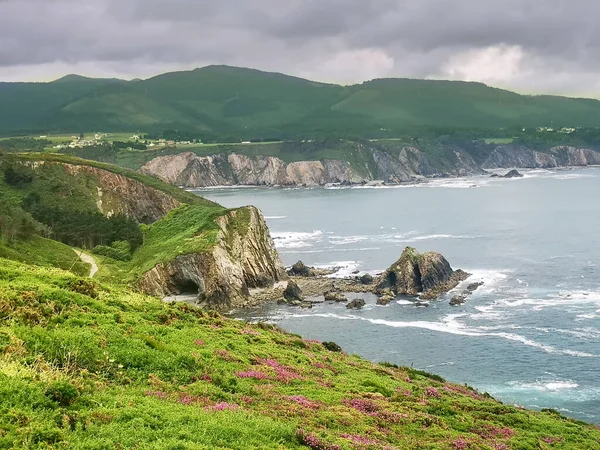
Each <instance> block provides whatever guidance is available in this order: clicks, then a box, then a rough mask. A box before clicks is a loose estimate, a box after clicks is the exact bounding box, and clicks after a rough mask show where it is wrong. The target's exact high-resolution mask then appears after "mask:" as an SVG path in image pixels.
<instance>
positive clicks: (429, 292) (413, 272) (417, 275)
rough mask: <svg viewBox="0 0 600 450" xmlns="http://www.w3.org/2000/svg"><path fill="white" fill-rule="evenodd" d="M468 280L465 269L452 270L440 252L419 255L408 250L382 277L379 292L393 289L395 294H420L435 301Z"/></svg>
mask: <svg viewBox="0 0 600 450" xmlns="http://www.w3.org/2000/svg"><path fill="white" fill-rule="evenodd" d="M468 277H469V274H467V273H466V272H463V271H462V270H457V271H454V270H452V268H451V267H450V264H449V263H448V261H447V260H446V258H444V257H443V256H442V255H440V254H439V253H434V252H429V253H424V254H420V253H419V252H417V250H415V249H414V248H411V247H407V248H406V249H405V250H404V252H403V253H402V256H401V257H400V259H399V260H398V261H396V263H394V264H393V265H392V266H391V267H390V268H389V269H388V270H387V271H386V272H385V273H383V275H381V277H380V278H379V280H378V282H377V289H378V290H380V291H384V290H386V289H390V290H391V291H392V292H393V293H394V294H395V295H409V296H416V295H419V294H420V298H421V299H436V298H438V297H440V296H441V295H443V294H445V293H447V292H448V291H450V290H452V289H454V288H455V287H456V286H457V285H458V283H460V282H461V281H464V280H466V279H467V278H468Z"/></svg>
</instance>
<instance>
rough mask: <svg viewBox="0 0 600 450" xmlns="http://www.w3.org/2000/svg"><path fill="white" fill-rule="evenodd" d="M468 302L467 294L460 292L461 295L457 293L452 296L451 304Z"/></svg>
mask: <svg viewBox="0 0 600 450" xmlns="http://www.w3.org/2000/svg"><path fill="white" fill-rule="evenodd" d="M466 302H467V295H465V294H460V295H455V296H454V297H452V300H450V305H452V306H459V305H463V304H465V303H466Z"/></svg>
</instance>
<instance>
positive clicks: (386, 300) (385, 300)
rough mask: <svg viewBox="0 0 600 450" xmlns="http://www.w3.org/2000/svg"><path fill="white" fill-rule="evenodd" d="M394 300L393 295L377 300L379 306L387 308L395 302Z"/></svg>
mask: <svg viewBox="0 0 600 450" xmlns="http://www.w3.org/2000/svg"><path fill="white" fill-rule="evenodd" d="M394 298H395V297H394V296H393V295H384V296H382V297H379V298H378V299H377V304H378V305H380V306H387V305H389V304H390V303H392V302H393V301H394Z"/></svg>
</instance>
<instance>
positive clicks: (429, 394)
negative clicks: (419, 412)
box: [425, 386, 440, 398]
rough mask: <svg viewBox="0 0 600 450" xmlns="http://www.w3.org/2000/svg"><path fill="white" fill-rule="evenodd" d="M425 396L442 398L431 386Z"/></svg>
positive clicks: (426, 390)
mask: <svg viewBox="0 0 600 450" xmlns="http://www.w3.org/2000/svg"><path fill="white" fill-rule="evenodd" d="M425 395H426V396H427V397H435V398H440V393H439V392H438V390H437V389H436V388H434V387H431V386H430V387H428V388H426V389H425Z"/></svg>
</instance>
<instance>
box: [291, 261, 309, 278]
mask: <svg viewBox="0 0 600 450" xmlns="http://www.w3.org/2000/svg"><path fill="white" fill-rule="evenodd" d="M289 273H290V275H294V276H297V277H310V276H314V275H313V273H312V270H311V268H310V267H308V266H307V265H306V264H304V263H303V262H302V261H298V262H297V263H296V264H294V265H293V266H292V268H291V269H290V272H289Z"/></svg>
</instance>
